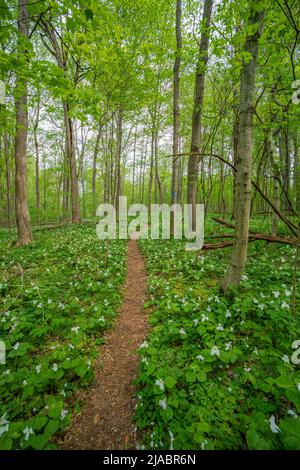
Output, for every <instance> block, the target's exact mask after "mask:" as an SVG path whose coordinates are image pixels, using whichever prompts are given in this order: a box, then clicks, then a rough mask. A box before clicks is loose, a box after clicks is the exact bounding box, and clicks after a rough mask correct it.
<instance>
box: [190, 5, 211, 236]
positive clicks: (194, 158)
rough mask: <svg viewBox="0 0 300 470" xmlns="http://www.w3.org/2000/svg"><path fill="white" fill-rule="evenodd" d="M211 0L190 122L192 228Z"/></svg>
mask: <svg viewBox="0 0 300 470" xmlns="http://www.w3.org/2000/svg"><path fill="white" fill-rule="evenodd" d="M212 6H213V0H205V2H204V10H203V19H202V23H204V25H205V29H204V30H203V32H202V34H201V42H200V50H199V59H198V63H197V70H196V78H195V95H194V110H193V123H192V139H191V151H190V156H189V162H188V183H187V184H188V187H187V202H188V204H191V205H192V221H191V222H192V228H193V230H195V229H196V203H197V190H198V169H199V157H198V155H197V154H198V153H199V152H200V139H201V113H202V108H203V101H204V85H205V68H206V64H207V60H208V46H209V27H210V20H211V13H212Z"/></svg>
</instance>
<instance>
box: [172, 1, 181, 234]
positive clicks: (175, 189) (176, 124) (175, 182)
mask: <svg viewBox="0 0 300 470" xmlns="http://www.w3.org/2000/svg"><path fill="white" fill-rule="evenodd" d="M181 3H182V1H181V0H177V3H176V58H175V63H174V69H173V72H174V85H173V86H174V89H173V164H172V188H171V204H176V203H177V202H178V197H179V176H180V175H179V168H180V166H179V164H180V159H179V156H178V154H179V133H180V120H179V113H180V108H179V99H180V62H181V49H182V35H181V10H182V5H181ZM173 235H174V214H173V213H172V215H171V236H173Z"/></svg>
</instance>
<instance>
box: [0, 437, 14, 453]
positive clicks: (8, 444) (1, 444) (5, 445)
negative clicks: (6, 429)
mask: <svg viewBox="0 0 300 470" xmlns="http://www.w3.org/2000/svg"><path fill="white" fill-rule="evenodd" d="M12 446H13V441H12V439H11V437H9V436H7V437H4V438H2V439H0V450H11V449H12Z"/></svg>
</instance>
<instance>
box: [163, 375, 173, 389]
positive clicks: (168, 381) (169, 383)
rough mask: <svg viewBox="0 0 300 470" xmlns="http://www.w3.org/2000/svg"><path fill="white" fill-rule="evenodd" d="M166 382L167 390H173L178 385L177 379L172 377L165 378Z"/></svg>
mask: <svg viewBox="0 0 300 470" xmlns="http://www.w3.org/2000/svg"><path fill="white" fill-rule="evenodd" d="M164 382H165V386H166V387H167V388H173V387H174V385H175V384H176V379H175V377H172V376H171V375H168V377H166V378H165V380H164Z"/></svg>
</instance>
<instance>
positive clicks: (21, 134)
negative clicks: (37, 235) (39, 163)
mask: <svg viewBox="0 0 300 470" xmlns="http://www.w3.org/2000/svg"><path fill="white" fill-rule="evenodd" d="M27 4H28V0H19V18H18V31H19V49H20V50H19V54H20V55H23V54H25V55H26V51H24V50H22V48H23V41H24V38H28V36H29V15H28V11H27ZM23 74H24V72H23V71H20V72H18V74H17V78H16V90H15V93H16V137H15V165H16V170H15V191H16V192H15V200H16V221H17V228H18V241H17V244H18V245H19V246H21V245H25V244H27V243H31V242H32V240H33V238H32V229H31V224H30V216H29V209H28V191H27V164H26V151H27V134H28V108H27V81H26V79H24V75H23Z"/></svg>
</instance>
